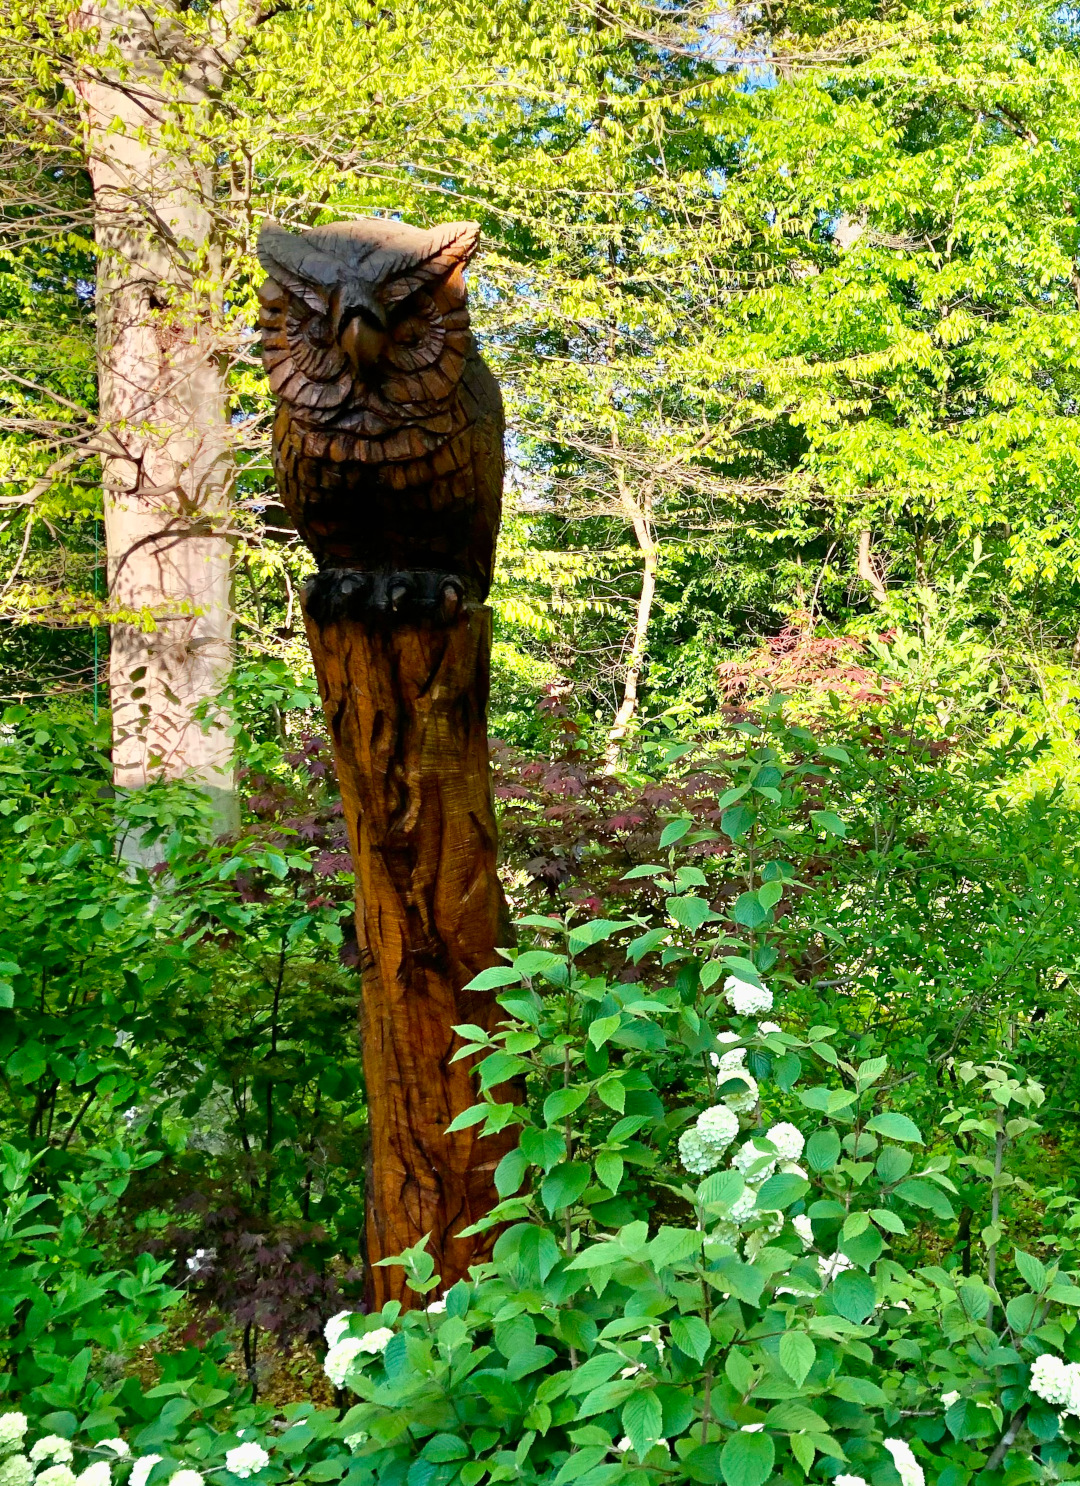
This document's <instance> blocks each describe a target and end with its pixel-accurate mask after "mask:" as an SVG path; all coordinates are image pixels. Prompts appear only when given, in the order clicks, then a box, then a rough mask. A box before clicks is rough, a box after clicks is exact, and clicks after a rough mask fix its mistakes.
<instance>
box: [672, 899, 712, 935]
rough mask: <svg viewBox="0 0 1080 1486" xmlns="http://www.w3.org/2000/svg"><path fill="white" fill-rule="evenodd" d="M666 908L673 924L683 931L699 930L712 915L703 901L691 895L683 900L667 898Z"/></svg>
mask: <svg viewBox="0 0 1080 1486" xmlns="http://www.w3.org/2000/svg"><path fill="white" fill-rule="evenodd" d="M666 907H667V911H668V913H669V914H670V915H671V917H672V918H673V919H674V920H675V922H676V923H677V924H680V925H681V926H682V927H683V928H684V929H691V930H692V929H700V928H701V926H702V924H703V923H705V922H706V920H707V919H708V918H709V917H710V916H711V914H712V909H711V908H710V907H709V905H708V903H707V902H706V901H705V899H704V898H696V897H694V896H693V895H692V894H691V895H689V896H687V897H683V898H668V899H667V902H666Z"/></svg>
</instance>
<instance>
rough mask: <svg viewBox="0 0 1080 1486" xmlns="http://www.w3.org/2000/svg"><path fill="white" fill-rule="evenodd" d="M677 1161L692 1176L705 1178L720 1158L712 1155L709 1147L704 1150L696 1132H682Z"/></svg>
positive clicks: (703, 1144)
mask: <svg viewBox="0 0 1080 1486" xmlns="http://www.w3.org/2000/svg"><path fill="white" fill-rule="evenodd" d="M679 1160H680V1161H681V1162H682V1164H683V1165H684V1166H685V1167H686V1169H687V1171H689V1172H690V1173H691V1175H692V1176H705V1175H707V1173H708V1172H710V1171H711V1170H712V1169H713V1167H714V1166H716V1165H717V1164H718V1163H719V1161H720V1156H719V1155H714V1154H713V1151H712V1148H711V1147H709V1148H708V1149H706V1146H705V1142H704V1141H703V1140H702V1138H701V1136H700V1135H699V1134H698V1133H697V1131H696V1130H684V1131H683V1133H682V1134H681V1135H680V1136H679Z"/></svg>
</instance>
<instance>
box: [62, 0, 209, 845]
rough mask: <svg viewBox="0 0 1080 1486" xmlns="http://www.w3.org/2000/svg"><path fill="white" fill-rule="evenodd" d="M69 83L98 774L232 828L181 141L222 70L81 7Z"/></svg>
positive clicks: (192, 164) (118, 17)
mask: <svg viewBox="0 0 1080 1486" xmlns="http://www.w3.org/2000/svg"><path fill="white" fill-rule="evenodd" d="M78 23H79V25H80V27H81V28H83V30H84V31H85V33H87V35H88V36H89V38H90V42H91V45H90V49H89V52H88V54H87V55H86V57H85V59H84V61H83V63H82V65H80V66H79V67H78V68H77V71H76V77H75V89H76V94H77V97H78V99H79V105H80V113H81V118H82V122H83V129H84V138H85V149H86V158H87V166H88V170H89V174H90V179H91V182H92V185H93V195H94V219H95V239H96V244H97V248H98V255H99V256H98V273H97V299H96V312H97V352H98V385H99V407H100V437H101V443H102V447H103V449H104V451H105V452H104V454H103V457H102V479H103V486H104V508H105V538H106V545H107V551H108V574H109V593H110V604H111V608H112V610H113V612H114V613H115V614H116V615H117V619H116V621H115V622H114V623H113V626H112V646H111V660H110V673H109V687H110V693H111V702H112V725H113V773H114V781H115V783H116V785H117V786H118V787H120V788H122V789H125V790H126V789H134V788H138V787H139V786H142V785H145V784H147V783H148V782H149V781H151V780H153V779H159V778H164V779H187V780H189V781H190V782H191V783H193V784H195V785H196V786H197V787H199V788H200V789H201V790H203V791H204V792H205V793H206V794H207V795H208V796H209V798H210V800H211V802H212V805H213V810H214V818H215V823H216V826H217V828H218V830H220V831H227V830H229V829H231V828H232V827H233V826H234V825H235V823H236V797H235V789H234V775H233V758H232V743H231V739H230V738H229V736H228V734H227V732H226V731H225V729H224V728H223V727H222V726H221V724H220V722H218V721H215V720H213V718H212V716H211V717H208V718H202V719H200V717H199V715H198V714H199V712H200V709H207V708H210V709H212V707H213V699H214V698H215V697H216V696H217V695H218V694H219V693H220V692H221V690H222V688H223V686H224V684H225V682H226V679H227V676H228V671H229V666H230V662H231V649H232V609H231V602H230V599H231V594H230V583H231V546H230V541H229V537H228V535H227V532H226V523H227V514H228V505H229V495H230V490H231V486H232V482H233V477H234V457H233V450H232V440H231V437H230V423H229V418H228V388H227V385H226V360H225V356H224V354H223V349H222V340H221V336H220V330H221V320H222V272H221V254H220V248H219V245H218V242H217V240H216V237H215V219H214V211H213V205H214V179H213V171H212V166H211V165H210V164H207V163H204V162H202V161H201V159H200V154H199V149H198V142H197V140H195V139H190V140H185V139H184V135H183V130H184V126H185V124H186V123H187V122H188V121H189V120H191V119H192V118H194V117H197V113H198V110H199V109H200V108H201V107H204V106H205V104H206V101H207V98H208V96H209V93H210V92H211V90H212V89H213V88H214V86H215V85H216V83H217V82H219V81H220V77H221V70H222V67H223V66H224V65H227V58H226V56H225V54H224V53H225V49H224V48H222V47H218V46H214V45H210V46H205V45H204V46H203V47H202V48H201V49H200V48H197V47H196V46H194V45H193V44H192V43H190V42H189V39H188V36H187V35H186V33H185V32H184V30H183V28H182V26H181V25H180V24H179V23H178V22H177V21H175V20H174V19H173V18H172V16H171V14H170V12H169V11H167V10H165V9H157V10H155V9H153V8H150V7H148V8H146V9H138V8H136V7H135V6H133V5H131V6H125V5H123V4H119V3H117V0H100V3H97V4H94V5H92V6H90V7H87V8H84V9H83V11H82V12H81V13H80V15H79V17H78Z"/></svg>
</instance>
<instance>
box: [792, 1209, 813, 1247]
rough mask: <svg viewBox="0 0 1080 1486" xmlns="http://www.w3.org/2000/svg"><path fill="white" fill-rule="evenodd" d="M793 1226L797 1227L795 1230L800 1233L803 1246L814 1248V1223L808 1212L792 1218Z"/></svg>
mask: <svg viewBox="0 0 1080 1486" xmlns="http://www.w3.org/2000/svg"><path fill="white" fill-rule="evenodd" d="M791 1226H792V1227H793V1228H794V1229H795V1232H796V1233H797V1234H798V1235H799V1239H800V1241H801V1242H802V1246H803V1248H804V1249H810V1248H813V1245H814V1225H813V1224H812V1223H811V1221H810V1219H809V1218H808V1217H807V1216H806V1214H805V1213H799V1215H798V1216H797V1217H794V1218H792V1220H791Z"/></svg>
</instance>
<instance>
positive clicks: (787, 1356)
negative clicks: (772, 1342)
mask: <svg viewBox="0 0 1080 1486" xmlns="http://www.w3.org/2000/svg"><path fill="white" fill-rule="evenodd" d="M816 1358H817V1348H816V1347H815V1346H814V1343H813V1342H812V1341H811V1339H810V1338H809V1337H808V1336H807V1335H806V1333H805V1332H802V1331H785V1332H784V1334H783V1336H782V1337H781V1338H780V1366H781V1367H782V1368H783V1369H784V1371H785V1372H786V1373H787V1375H788V1377H789V1378H791V1380H792V1381H793V1382H794V1383H795V1385H796V1387H798V1388H801V1387H802V1385H803V1383H804V1382H805V1381H806V1375H807V1373H808V1372H809V1371H810V1369H811V1368H812V1367H813V1365H814V1362H815V1360H816Z"/></svg>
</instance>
